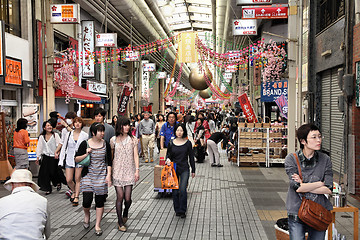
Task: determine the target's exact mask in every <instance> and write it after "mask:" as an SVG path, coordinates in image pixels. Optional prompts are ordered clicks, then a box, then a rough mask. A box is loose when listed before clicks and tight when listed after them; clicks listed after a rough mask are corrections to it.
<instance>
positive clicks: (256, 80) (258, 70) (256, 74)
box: [254, 67, 261, 86]
mask: <svg viewBox="0 0 360 240" xmlns="http://www.w3.org/2000/svg"><path fill="white" fill-rule="evenodd" d="M260 85H261V68H260V67H254V86H260Z"/></svg>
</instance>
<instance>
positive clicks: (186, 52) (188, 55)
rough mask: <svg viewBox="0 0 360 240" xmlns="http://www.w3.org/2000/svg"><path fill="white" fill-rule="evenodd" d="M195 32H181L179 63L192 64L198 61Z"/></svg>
mask: <svg viewBox="0 0 360 240" xmlns="http://www.w3.org/2000/svg"><path fill="white" fill-rule="evenodd" d="M195 37H196V33H195V32H183V33H181V35H180V39H181V40H180V43H179V62H181V63H194V62H197V61H198V54H197V51H196V48H195Z"/></svg>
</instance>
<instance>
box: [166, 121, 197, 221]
mask: <svg viewBox="0 0 360 240" xmlns="http://www.w3.org/2000/svg"><path fill="white" fill-rule="evenodd" d="M174 134H175V137H176V138H175V139H174V140H170V143H169V146H168V149H167V153H166V164H168V165H169V164H170V162H173V163H175V164H176V167H175V169H176V176H177V177H178V180H179V189H173V203H174V210H175V213H176V216H178V217H181V218H186V210H187V192H186V188H187V185H188V181H189V176H190V167H189V163H190V166H191V177H192V178H194V177H195V161H194V152H193V149H192V144H191V142H190V141H189V140H188V139H187V131H186V127H185V125H184V124H177V125H175V127H174Z"/></svg>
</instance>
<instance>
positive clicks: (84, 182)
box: [75, 123, 112, 236]
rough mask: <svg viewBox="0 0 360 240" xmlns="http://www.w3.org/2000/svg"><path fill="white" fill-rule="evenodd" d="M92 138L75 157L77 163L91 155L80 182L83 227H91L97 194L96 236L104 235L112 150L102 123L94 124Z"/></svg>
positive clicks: (82, 145)
mask: <svg viewBox="0 0 360 240" xmlns="http://www.w3.org/2000/svg"><path fill="white" fill-rule="evenodd" d="M90 132H91V134H92V137H91V138H90V139H89V140H85V141H83V142H82V143H81V144H80V146H79V149H78V151H77V153H76V155H75V161H76V162H81V161H82V160H84V159H85V158H86V157H87V156H88V155H90V165H89V166H88V167H84V168H83V175H85V176H84V177H83V178H82V179H81V181H80V191H81V192H82V193H83V209H84V214H85V216H84V222H83V227H84V228H85V229H88V228H89V227H90V207H91V203H92V201H93V195H94V194H95V209H96V223H95V234H96V235H97V236H101V235H102V230H101V227H100V223H101V218H102V216H103V213H104V203H105V199H106V197H105V195H106V194H107V193H108V186H109V187H110V186H111V166H112V158H111V148H110V145H109V144H108V143H107V142H106V141H105V140H104V139H103V138H104V134H105V126H104V125H103V124H101V123H93V124H92V125H91V127H90Z"/></svg>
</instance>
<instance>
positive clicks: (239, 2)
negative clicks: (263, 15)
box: [236, 0, 272, 5]
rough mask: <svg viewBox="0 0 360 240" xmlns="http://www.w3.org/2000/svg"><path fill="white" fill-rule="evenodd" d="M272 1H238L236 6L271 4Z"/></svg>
mask: <svg viewBox="0 0 360 240" xmlns="http://www.w3.org/2000/svg"><path fill="white" fill-rule="evenodd" d="M270 3H272V0H236V5H244V4H251V5H254V4H270Z"/></svg>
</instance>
